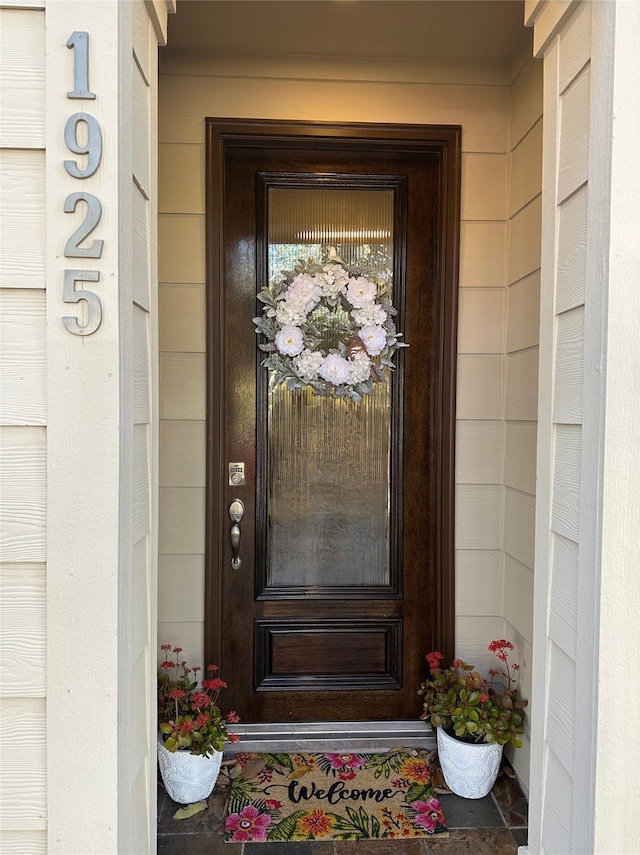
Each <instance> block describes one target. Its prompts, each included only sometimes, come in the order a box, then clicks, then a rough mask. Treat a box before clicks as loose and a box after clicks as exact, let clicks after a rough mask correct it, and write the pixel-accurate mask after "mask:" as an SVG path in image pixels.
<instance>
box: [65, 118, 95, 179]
mask: <svg viewBox="0 0 640 855" xmlns="http://www.w3.org/2000/svg"><path fill="white" fill-rule="evenodd" d="M80 122H84V123H85V124H86V126H87V143H86V145H84V146H83V145H80V143H79V142H78V125H79V123H80ZM64 141H65V143H66V144H67V148H68V149H69V151H72V152H73V153H74V154H88V155H89V160H88V161H87V165H86V166H85V168H84V169H78V164H77V162H76V161H75V160H65V162H64V168H65V169H66V170H67V172H68V173H69V175H71V176H73V178H89V176H90V175H93V173H94V172H95V171H96V169H97V168H98V167H99V166H100V160H101V159H102V131H101V130H100V125H99V124H98V123H97V122H96V120H95V119H94V118H93V116H90V115H89V114H88V113H74V114H73V116H69V118H68V119H67V124H66V125H65V128H64Z"/></svg>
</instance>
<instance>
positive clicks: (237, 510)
mask: <svg viewBox="0 0 640 855" xmlns="http://www.w3.org/2000/svg"><path fill="white" fill-rule="evenodd" d="M243 516H244V502H242V501H241V500H240V499H234V500H233V502H231V504H230V505H229V517H230V519H231V522H232V523H233V525H232V526H231V548H232V550H233V558H232V559H231V569H232V570H238V569H239V568H240V565H241V564H242V561H241V560H240V556H239V553H240V525H239V523H240V521H241V519H242V517H243Z"/></svg>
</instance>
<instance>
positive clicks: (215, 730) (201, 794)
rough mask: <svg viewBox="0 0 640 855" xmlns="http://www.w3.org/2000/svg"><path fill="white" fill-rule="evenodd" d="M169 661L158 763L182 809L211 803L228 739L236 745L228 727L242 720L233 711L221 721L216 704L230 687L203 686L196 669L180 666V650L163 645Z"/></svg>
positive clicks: (161, 678) (213, 680) (213, 681)
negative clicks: (187, 805)
mask: <svg viewBox="0 0 640 855" xmlns="http://www.w3.org/2000/svg"><path fill="white" fill-rule="evenodd" d="M161 650H162V651H163V654H164V655H165V657H166V658H165V659H164V661H163V662H161V663H160V668H159V671H158V725H159V729H160V731H159V733H158V764H159V766H160V774H161V776H162V781H163V783H164V786H165V789H166V791H167V793H168V794H169V796H170V797H171V798H172V799H173V800H174V801H175V802H178V803H180V804H193V803H194V802H199V801H202V800H203V799H206V798H208V796H209V795H210V794H211V791H212V790H213V788H214V786H215V783H216V780H217V778H218V774H219V772H220V766H221V764H222V753H223V749H224V745H225V743H226V742H227V740H231V741H232V742H237V741H238V737H237V736H236V734H233V733H229V731H228V730H227V723H236V722H238V721H240V719H239V717H238V716H237V714H236V713H235V712H234V711H231V712H229V713H227V715H226V717H223V716H222V713H221V712H220V707H219V706H218V704H217V701H218V695H219V694H220V691H221V689H224V688H226V685H227V684H226V683H225V682H224V680H221V679H220V678H219V677H216V676H215V671H217V666H216V665H209V668H208V669H207V670H208V671H209V677H208V678H207V679H203V680H202V682H201V684H200V685H198V680H197V674H198V671H200V670H201V668H200V666H198V665H196V666H194V667H192V668H190V667H189V666H188V665H187V663H186V662H180V661H178V657H179V655H180V653H181V652H182V648H181V647H173V648H172V647H171V645H170V644H163V645H162V647H161Z"/></svg>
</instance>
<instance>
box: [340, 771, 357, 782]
mask: <svg viewBox="0 0 640 855" xmlns="http://www.w3.org/2000/svg"><path fill="white" fill-rule="evenodd" d="M355 776H356V773H355V772H340V774H339V775H338V777H339V778H340V780H341V781H353V779H354V778H355Z"/></svg>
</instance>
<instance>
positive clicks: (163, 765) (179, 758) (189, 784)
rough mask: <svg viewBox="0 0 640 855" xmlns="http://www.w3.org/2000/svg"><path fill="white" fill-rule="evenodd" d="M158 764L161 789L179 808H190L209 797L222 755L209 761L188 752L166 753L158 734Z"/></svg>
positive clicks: (217, 753)
mask: <svg viewBox="0 0 640 855" xmlns="http://www.w3.org/2000/svg"><path fill="white" fill-rule="evenodd" d="M158 763H159V765H160V774H161V775H162V780H163V782H164V786H165V788H166V790H167V792H168V793H169V795H170V796H171V798H172V799H173V800H174V802H178V804H182V805H190V804H193V803H194V802H200V801H202V799H206V798H208V797H209V796H210V795H211V791H212V790H213V788H214V786H215V783H216V781H217V779H218V774H219V772H220V766H221V765H222V751H215V752H214V753H213V754H212V755H211V756H210V757H203V756H201V755H198V754H190V753H189V752H188V751H174V752H173V753H172V752H171V751H167V749H166V748H165V747H164V744H163V741H162V734H158Z"/></svg>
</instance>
